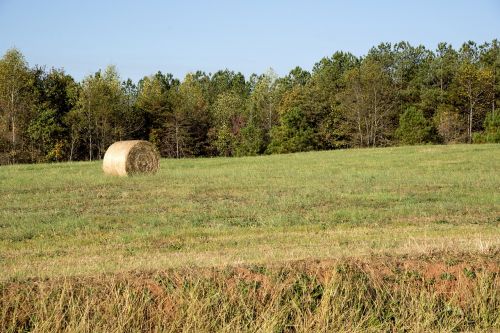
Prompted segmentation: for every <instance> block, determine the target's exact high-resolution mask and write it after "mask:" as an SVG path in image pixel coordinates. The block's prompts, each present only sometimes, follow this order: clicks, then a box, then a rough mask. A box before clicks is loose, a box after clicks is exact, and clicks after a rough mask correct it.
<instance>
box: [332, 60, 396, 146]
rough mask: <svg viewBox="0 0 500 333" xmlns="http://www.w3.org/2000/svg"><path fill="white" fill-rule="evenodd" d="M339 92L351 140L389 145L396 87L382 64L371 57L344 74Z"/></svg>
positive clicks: (393, 122)
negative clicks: (343, 86)
mask: <svg viewBox="0 0 500 333" xmlns="http://www.w3.org/2000/svg"><path fill="white" fill-rule="evenodd" d="M344 81H345V90H343V91H342V92H340V93H339V97H338V98H339V100H340V102H341V106H340V107H341V110H342V114H343V117H344V119H345V121H346V125H347V126H349V135H350V139H351V143H352V145H354V146H358V147H374V146H380V145H387V144H389V143H390V139H391V136H392V134H393V130H394V127H395V115H396V114H397V113H396V108H395V101H396V96H395V93H394V86H393V83H392V81H391V78H390V77H389V75H388V74H387V73H386V72H384V70H383V67H382V66H381V65H380V64H379V63H378V62H375V61H373V60H370V59H366V60H364V61H363V62H362V64H361V66H360V67H359V68H354V69H351V70H349V71H348V72H346V74H345V75H344Z"/></svg>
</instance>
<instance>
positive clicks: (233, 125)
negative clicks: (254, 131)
mask: <svg viewBox="0 0 500 333" xmlns="http://www.w3.org/2000/svg"><path fill="white" fill-rule="evenodd" d="M245 103H246V100H245V99H244V98H243V97H242V96H240V95H239V94H237V93H235V92H225V93H222V94H220V95H219V97H218V98H217V100H216V101H215V103H214V105H213V117H214V132H215V138H214V145H215V147H216V149H217V151H218V153H219V155H221V156H234V155H236V148H237V147H238V145H239V142H240V140H241V130H242V128H243V127H244V125H245V121H246V119H245V108H246V105H245Z"/></svg>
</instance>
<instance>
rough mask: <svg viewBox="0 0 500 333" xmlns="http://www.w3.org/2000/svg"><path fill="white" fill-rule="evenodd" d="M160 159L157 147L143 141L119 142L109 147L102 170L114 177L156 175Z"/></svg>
mask: <svg viewBox="0 0 500 333" xmlns="http://www.w3.org/2000/svg"><path fill="white" fill-rule="evenodd" d="M159 161H160V158H159V155H158V152H157V151H156V149H155V147H154V146H153V145H152V144H151V143H149V142H147V141H142V140H130V141H118V142H115V143H113V144H112V145H111V146H109V148H108V150H107V151H106V154H104V160H103V163H102V169H103V170H104V173H106V174H108V175H114V176H128V175H134V174H141V173H156V171H158V168H159V166H160V164H159Z"/></svg>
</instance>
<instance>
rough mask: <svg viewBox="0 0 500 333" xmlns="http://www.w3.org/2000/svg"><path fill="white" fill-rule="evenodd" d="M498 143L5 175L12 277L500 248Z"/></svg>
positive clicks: (3, 208) (54, 167)
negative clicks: (111, 172) (121, 173)
mask: <svg viewBox="0 0 500 333" xmlns="http://www.w3.org/2000/svg"><path fill="white" fill-rule="evenodd" d="M499 167H500V146H499V145H454V146H418V147H401V148H382V149H359V150H345V151H325V152H311V153H299V154H288V155H275V156H261V157H245V158H212V159H181V160H175V159H164V160H162V161H161V170H160V172H159V173H158V174H156V175H155V176H152V177H146V176H144V177H143V176H140V177H133V178H113V177H109V176H105V175H104V174H103V173H102V172H101V169H100V168H101V164H100V162H91V163H89V162H78V163H59V164H38V165H16V166H4V167H1V168H0V183H1V184H2V185H1V186H0V197H2V198H3V200H1V202H0V221H1V228H0V253H1V261H0V269H1V271H2V272H3V273H2V279H8V278H10V277H13V276H16V277H36V276H59V275H61V274H64V275H75V274H78V275H80V274H93V273H98V272H116V271H127V270H130V269H157V268H166V267H181V266H193V265H194V266H214V265H234V264H243V263H270V262H281V261H284V260H287V261H288V260H297V259H308V258H339V257H342V256H351V257H352V256H355V257H357V256H366V255H368V254H374V253H375V254H377V253H391V254H406V253H427V252H428V251H430V250H432V249H441V250H442V249H448V248H452V249H454V250H467V251H482V250H485V249H487V248H490V247H497V246H499V244H500V232H499V231H498V230H499V229H498V225H499V223H500V222H499V219H500V208H499V207H500V193H499V190H498V189H499V186H500V173H499V172H498V170H499Z"/></svg>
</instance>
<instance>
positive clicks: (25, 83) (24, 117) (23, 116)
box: [0, 49, 32, 163]
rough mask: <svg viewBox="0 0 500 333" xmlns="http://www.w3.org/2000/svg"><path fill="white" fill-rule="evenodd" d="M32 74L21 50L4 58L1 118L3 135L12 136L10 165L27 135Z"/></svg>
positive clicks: (0, 63)
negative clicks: (24, 135) (23, 136)
mask: <svg viewBox="0 0 500 333" xmlns="http://www.w3.org/2000/svg"><path fill="white" fill-rule="evenodd" d="M31 79H32V78H31V75H30V72H29V68H28V64H27V63H26V61H25V60H24V57H23V55H22V54H21V52H20V51H19V50H17V49H10V50H8V51H7V52H6V53H5V55H4V56H3V58H2V59H0V117H1V120H2V127H3V129H2V136H4V135H5V136H9V137H10V162H11V163H15V162H16V160H17V155H18V154H19V152H20V151H22V150H23V147H22V144H23V142H22V141H20V138H21V137H22V135H23V134H24V132H25V129H26V127H27V123H28V121H29V117H30V115H29V113H30V110H31V102H32V95H31Z"/></svg>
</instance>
